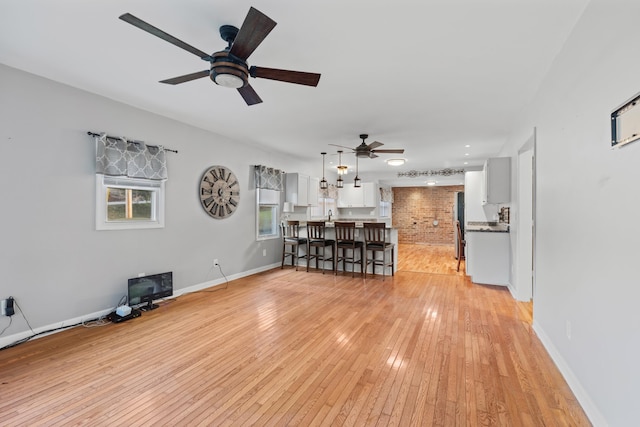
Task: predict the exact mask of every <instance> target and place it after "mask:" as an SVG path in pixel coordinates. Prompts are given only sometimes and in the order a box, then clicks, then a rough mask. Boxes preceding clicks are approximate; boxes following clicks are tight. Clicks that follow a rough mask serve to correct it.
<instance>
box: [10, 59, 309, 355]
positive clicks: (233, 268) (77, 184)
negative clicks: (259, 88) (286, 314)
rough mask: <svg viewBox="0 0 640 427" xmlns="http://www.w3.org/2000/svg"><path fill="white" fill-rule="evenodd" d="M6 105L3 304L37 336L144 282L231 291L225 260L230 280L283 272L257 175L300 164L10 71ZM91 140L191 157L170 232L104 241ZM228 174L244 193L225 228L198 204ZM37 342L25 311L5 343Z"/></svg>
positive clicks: (175, 163)
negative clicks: (216, 175)
mask: <svg viewBox="0 0 640 427" xmlns="http://www.w3.org/2000/svg"><path fill="white" fill-rule="evenodd" d="M0 94H1V95H0V200H1V202H0V206H1V208H0V223H1V226H2V236H1V238H0V272H1V274H0V299H4V298H7V297H8V296H13V297H14V298H16V301H17V303H18V304H19V306H20V308H21V309H22V311H23V312H24V314H25V315H26V316H27V319H28V321H29V323H30V324H31V326H32V327H34V328H35V329H38V328H39V327H43V326H45V325H55V324H57V323H59V322H62V321H65V320H68V319H76V318H78V317H82V316H85V315H87V314H90V313H95V312H99V311H101V310H106V309H109V308H110V307H114V306H115V305H116V304H117V303H118V301H119V300H120V298H121V296H122V295H125V294H126V292H127V286H126V285H127V278H130V277H135V276H136V275H137V274H138V273H143V272H144V273H146V274H152V273H160V272H163V271H173V273H174V288H175V289H176V291H179V289H184V288H187V287H193V286H194V285H197V284H202V283H205V282H210V281H215V280H222V277H221V275H220V273H219V272H218V270H217V269H215V270H214V269H212V261H213V259H214V258H217V259H219V260H220V264H221V267H222V269H223V272H224V274H225V275H227V276H234V275H235V276H237V275H241V274H242V273H243V272H250V271H255V270H259V269H262V268H265V267H267V266H269V265H272V264H274V263H279V260H280V258H279V256H280V251H281V242H280V240H278V239H276V240H270V241H264V242H256V240H255V226H254V224H255V190H254V189H253V175H252V171H253V169H252V165H255V164H266V165H269V166H273V167H276V168H283V169H285V170H287V166H288V165H292V164H294V163H293V161H292V160H290V159H288V158H287V157H285V156H279V155H277V154H274V153H273V152H272V151H262V150H260V149H256V148H252V147H248V146H245V145H243V144H242V143H241V142H238V141H230V140H228V139H226V138H225V137H223V136H220V135H216V134H213V133H210V132H207V131H204V130H201V129H198V128H194V127H191V126H187V125H185V124H181V123H179V122H176V121H173V120H169V119H167V118H164V117H160V116H157V115H154V114H151V113H148V112H144V111H141V110H138V109H135V108H133V107H130V106H126V105H124V104H120V103H117V102H114V101H111V100H109V99H106V98H102V97H99V96H96V95H93V94H90V93H87V92H83V91H80V90H77V89H74V88H71V87H68V86H64V85H61V84H58V83H54V82H52V81H49V80H45V79H42V78H39V77H36V76H33V75H31V74H27V73H24V72H21V71H18V70H15V69H12V68H8V67H6V66H2V65H0ZM212 114H215V112H213V111H212ZM87 131H95V132H101V131H105V132H107V133H109V134H110V135H123V136H127V137H130V138H133V139H138V140H144V141H147V142H149V143H153V144H162V145H164V146H166V147H167V148H172V149H176V150H178V151H179V153H178V154H173V153H168V154H167V157H168V168H169V180H168V181H167V184H166V226H165V228H164V229H153V230H133V231H124V230H122V231H96V230H95V157H94V156H95V148H94V144H93V140H92V138H91V137H89V136H88V135H87ZM216 164H221V165H225V166H227V167H229V168H230V169H231V170H233V171H234V172H235V174H236V175H237V176H238V178H239V180H240V184H241V199H240V206H239V208H238V210H237V211H236V212H235V213H234V214H233V215H232V216H231V217H230V218H228V219H224V220H215V219H213V218H210V217H209V216H208V215H206V214H205V213H204V211H203V210H202V209H201V207H200V202H199V198H198V188H199V187H198V184H199V180H200V177H201V174H202V173H203V172H204V170H205V169H206V168H207V167H209V166H212V165H216ZM302 172H305V171H304V170H303V171H302ZM263 248H266V249H267V256H266V257H264V256H263V255H262V249H263ZM6 321H7V318H4V317H3V318H0V329H2V328H3V327H4V326H6ZM26 331H28V326H27V325H26V323H25V321H24V320H23V319H22V316H21V315H20V312H19V311H18V314H17V315H16V316H14V318H13V325H12V326H11V327H10V328H9V329H8V330H7V331H6V332H5V334H4V335H3V337H0V340H1V339H2V338H5V337H6V336H7V335H15V334H18V333H23V332H26ZM5 344H6V342H5ZM0 346H1V345H0Z"/></svg>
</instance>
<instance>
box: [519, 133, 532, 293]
mask: <svg viewBox="0 0 640 427" xmlns="http://www.w3.org/2000/svg"><path fill="white" fill-rule="evenodd" d="M535 137H536V132H535V129H534V130H533V134H532V135H531V137H530V138H529V139H528V140H527V141H526V142H525V143H524V144H523V146H522V147H521V148H520V150H518V177H517V182H518V184H517V185H518V205H517V212H518V222H517V235H516V237H517V239H516V243H517V251H516V298H517V299H518V300H520V301H529V300H532V299H533V298H534V295H535V250H534V247H535V182H536V181H535V148H536V141H535Z"/></svg>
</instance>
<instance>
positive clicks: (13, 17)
mask: <svg viewBox="0 0 640 427" xmlns="http://www.w3.org/2000/svg"><path fill="white" fill-rule="evenodd" d="M587 2H588V0H563V1H557V0H422V1H418V0H395V1H393V2H390V1H388V0H350V1H345V0H340V1H336V0H307V1H292V0H288V1H286V0H262V1H260V0H254V1H244V0H179V1H178V0H156V1H142V0H126V1H125V0H109V1H107V0H94V1H90V2H88V1H79V0H0V63H3V64H6V65H9V66H11V67H15V68H18V69H21V70H25V71H28V72H31V73H34V74H37V75H41V76H44V77H46V78H49V79H52V80H55V81H59V82H62V83H65V84H68V85H71V86H74V87H77V88H80V89H84V90H87V91H89V92H93V93H96V94H99V95H103V96H106V97H108V98H111V99H114V100H118V101H121V102H124V103H127V104H130V105H133V106H135V107H139V108H142V109H144V110H148V111H151V112H154V113H157V114H161V115H164V116H167V117H170V118H173V119H176V120H180V121H182V122H185V123H188V124H191V125H194V126H197V127H200V128H203V129H208V130H211V131H213V132H215V133H218V134H222V135H225V136H228V137H230V138H233V139H235V140H239V141H245V142H247V143H248V144H252V145H260V146H263V147H268V149H269V150H272V151H282V152H286V153H288V154H289V155H292V156H294V157H296V158H299V159H300V160H301V161H315V160H317V162H318V165H319V166H320V164H321V156H320V153H321V152H322V151H326V152H327V153H329V156H328V157H327V168H328V167H329V166H330V163H331V162H335V163H334V164H333V165H335V164H337V157H336V155H335V153H336V150H338V149H339V148H337V147H334V146H332V145H329V144H338V145H343V146H347V147H356V146H357V145H358V144H359V143H360V142H361V140H360V139H359V134H361V133H368V134H369V135H370V137H369V139H368V140H367V143H371V142H373V141H380V142H383V143H384V146H383V147H380V148H404V149H405V153H404V155H402V156H400V157H404V158H406V159H407V163H406V164H405V165H404V166H400V167H395V168H394V167H391V166H388V165H387V164H386V163H385V161H384V160H385V159H388V158H392V157H399V156H398V155H390V154H385V155H380V157H378V158H376V159H366V158H365V159H360V161H359V169H360V172H361V175H365V176H375V177H376V178H378V179H379V180H381V181H382V182H386V183H388V184H390V185H394V186H413V185H424V184H425V181H427V179H433V180H436V181H438V185H443V184H459V183H461V182H462V176H461V175H454V176H451V177H443V176H433V177H429V178H427V177H425V176H421V177H417V178H398V176H397V174H398V172H408V171H411V170H414V171H419V172H426V171H439V170H442V169H445V168H452V169H462V168H467V169H468V168H477V167H479V166H480V165H481V164H482V162H483V161H484V160H485V159H486V158H487V157H491V156H495V155H497V154H498V152H499V151H500V148H501V147H502V145H503V144H504V142H505V140H506V138H507V137H508V132H509V129H510V127H511V125H512V123H513V120H514V119H515V118H516V117H517V115H518V113H519V112H520V111H521V110H522V109H523V108H524V107H525V106H526V105H527V103H528V102H530V101H531V100H532V98H533V96H534V94H535V93H536V90H537V88H538V86H539V85H540V83H541V81H542V79H543V78H544V76H545V74H546V72H547V71H548V70H549V68H550V66H551V64H552V62H553V60H554V58H555V57H556V55H557V54H558V52H559V51H560V49H561V48H562V46H563V44H564V42H565V40H566V39H567V37H568V36H569V34H570V32H571V30H572V28H573V27H574V25H575V23H576V22H577V20H578V19H579V17H580V14H581V13H582V11H583V9H584V7H585V6H586V3H587ZM251 6H253V7H255V8H256V9H258V10H260V11H261V12H263V13H264V14H266V15H268V16H269V17H270V18H272V19H273V20H274V21H276V22H277V23H278V25H277V26H276V27H275V28H274V30H273V31H272V32H271V33H270V34H269V35H268V36H267V38H266V39H265V40H264V42H263V43H262V44H260V45H259V46H258V48H257V49H256V50H255V52H254V53H253V54H252V55H251V56H250V57H249V60H248V62H249V65H257V66H261V67H270V68H282V69H289V70H297V71H308V72H316V73H320V74H322V77H321V79H320V83H319V85H318V87H315V88H314V87H308V86H301V85H295V84H288V83H282V82H277V81H272V80H266V79H251V80H250V84H251V85H252V86H253V88H254V89H255V91H256V92H257V93H258V95H259V96H260V97H261V98H262V100H263V101H264V102H263V103H261V104H257V105H253V106H247V105H246V104H245V102H244V101H243V99H242V97H241V96H240V95H239V94H238V93H237V91H236V90H235V89H229V88H225V87H222V86H216V85H215V84H214V83H213V82H212V81H211V80H210V79H208V78H202V79H199V80H195V81H191V82H187V83H183V84H180V85H175V86H171V85H165V84H161V83H158V81H160V80H163V79H166V78H170V77H176V76H180V75H183V74H188V73H191V72H196V71H201V70H203V69H206V68H208V63H206V62H204V61H202V60H201V59H199V58H198V57H196V56H194V55H193V54H191V53H189V52H186V51H184V50H182V49H180V48H178V47H176V46H174V45H172V44H169V43H167V42H165V41H163V40H161V39H159V38H157V37H154V36H152V35H150V34H148V33H146V32H144V31H141V30H140V29H138V28H136V27H133V26H132V25H130V24H128V23H125V22H123V21H121V20H119V19H118V17H119V16H120V15H121V14H123V13H125V12H129V13H131V14H133V15H135V16H137V17H138V18H140V19H142V20H144V21H147V22H148V23H150V24H152V25H154V26H156V27H158V28H160V29H162V30H164V31H165V32H167V33H169V34H171V35H173V36H175V37H177V38H179V39H181V40H183V41H184V42H186V43H188V44H190V45H192V46H194V47H196V48H198V49H200V50H204V51H205V52H211V53H213V52H216V51H219V50H222V49H223V48H224V47H225V46H226V43H225V42H224V41H223V40H222V39H221V38H220V35H219V32H218V28H219V27H220V26H221V25H225V24H230V25H235V26H236V27H240V26H241V25H242V22H243V20H244V17H245V16H246V14H247V11H248V10H249V7H251ZM347 151H348V150H347ZM343 163H346V164H348V165H350V166H351V167H354V166H355V157H354V156H353V155H346V154H345V155H343Z"/></svg>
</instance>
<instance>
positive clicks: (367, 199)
mask: <svg viewBox="0 0 640 427" xmlns="http://www.w3.org/2000/svg"><path fill="white" fill-rule="evenodd" d="M376 205H377V197H376V186H375V184H374V183H373V182H363V183H362V185H361V186H360V187H354V186H353V184H344V187H343V188H338V207H339V208H375V207H376Z"/></svg>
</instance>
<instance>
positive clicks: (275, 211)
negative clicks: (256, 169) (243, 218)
mask: <svg viewBox="0 0 640 427" xmlns="http://www.w3.org/2000/svg"><path fill="white" fill-rule="evenodd" d="M256 193H257V195H256V197H257V214H256V229H257V236H256V237H257V240H267V239H275V238H278V237H279V236H280V232H279V230H278V217H279V215H280V208H279V206H280V192H279V191H275V190H267V189H264V188H258V189H257V190H256Z"/></svg>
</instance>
